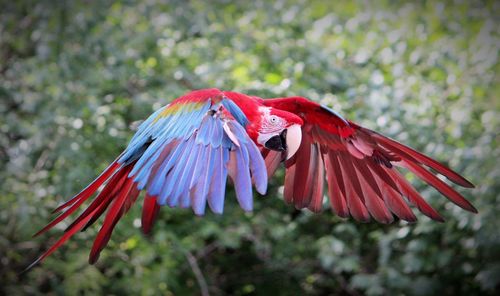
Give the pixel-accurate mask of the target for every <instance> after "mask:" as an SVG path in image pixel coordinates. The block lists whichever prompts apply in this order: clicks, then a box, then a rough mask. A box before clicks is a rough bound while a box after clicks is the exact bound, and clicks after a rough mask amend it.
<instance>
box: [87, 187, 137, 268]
mask: <svg viewBox="0 0 500 296" xmlns="http://www.w3.org/2000/svg"><path fill="white" fill-rule="evenodd" d="M133 184H134V182H133V180H132V179H127V181H126V183H125V184H124V186H123V188H122V189H121V190H120V193H119V194H118V195H117V197H116V199H114V200H113V204H112V205H111V208H110V209H109V210H108V212H107V213H106V217H105V218H104V222H103V224H102V227H101V230H99V233H98V234H97V237H96V238H95V240H94V244H93V245H92V250H91V251H90V256H89V263H90V264H93V263H95V262H96V261H97V259H98V258H99V253H100V252H101V251H102V249H103V248H104V247H105V246H106V245H107V243H108V241H109V239H110V237H111V232H112V231H113V229H114V227H115V225H116V223H117V222H118V220H119V219H120V218H121V216H122V215H123V214H124V211H123V210H122V207H123V205H124V203H125V201H126V200H127V197H128V195H129V193H130V191H131V189H132V186H133Z"/></svg>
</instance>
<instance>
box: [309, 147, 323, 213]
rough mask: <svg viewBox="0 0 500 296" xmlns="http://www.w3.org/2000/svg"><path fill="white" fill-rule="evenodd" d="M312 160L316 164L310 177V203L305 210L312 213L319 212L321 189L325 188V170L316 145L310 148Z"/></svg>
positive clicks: (321, 203) (321, 197)
mask: <svg viewBox="0 0 500 296" xmlns="http://www.w3.org/2000/svg"><path fill="white" fill-rule="evenodd" d="M312 150H313V154H314V155H315V157H314V159H315V162H316V164H315V165H314V168H315V170H314V172H313V173H314V175H313V177H312V182H313V184H312V194H311V201H310V202H309V205H308V206H307V208H308V209H309V210H311V211H313V212H316V213H317V212H319V211H321V207H322V205H323V189H324V188H323V187H324V186H325V168H324V161H323V157H322V154H321V153H320V147H319V145H318V144H315V145H313V146H312Z"/></svg>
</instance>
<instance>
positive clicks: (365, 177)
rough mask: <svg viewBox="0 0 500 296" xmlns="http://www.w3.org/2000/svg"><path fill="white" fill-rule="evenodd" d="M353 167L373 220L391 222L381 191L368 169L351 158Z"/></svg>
mask: <svg viewBox="0 0 500 296" xmlns="http://www.w3.org/2000/svg"><path fill="white" fill-rule="evenodd" d="M351 161H352V164H353V168H354V170H355V171H356V175H357V179H358V181H359V184H360V185H361V188H362V191H363V195H364V197H365V205H366V208H367V209H368V211H369V212H370V214H371V215H372V217H373V218H375V220H377V221H378V222H380V223H385V224H387V223H391V222H392V221H394V218H393V216H392V214H391V213H390V212H389V210H388V209H387V207H386V206H385V203H384V201H383V199H382V198H383V197H382V193H381V191H380V189H379V188H378V186H377V184H376V182H375V180H374V179H373V176H372V175H371V173H370V171H369V170H368V169H367V168H366V166H364V165H363V164H361V163H360V162H359V160H357V159H355V158H351Z"/></svg>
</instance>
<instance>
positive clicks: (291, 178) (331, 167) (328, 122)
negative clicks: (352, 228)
mask: <svg viewBox="0 0 500 296" xmlns="http://www.w3.org/2000/svg"><path fill="white" fill-rule="evenodd" d="M264 104H265V105H267V106H270V107H274V108H278V109H281V110H285V111H288V112H292V113H295V114H297V115H299V116H300V117H301V118H302V119H303V120H304V125H303V127H302V134H303V135H302V143H301V145H300V148H299V150H298V151H297V153H296V154H295V156H294V157H292V158H291V159H289V160H288V161H287V162H286V163H285V167H286V173H285V188H284V198H285V200H286V201H287V202H288V203H292V204H294V205H295V207H297V208H309V209H310V210H311V211H315V212H317V211H319V210H320V209H321V207H322V202H323V187H324V181H325V180H326V181H327V183H328V196H329V198H330V204H331V208H332V210H333V212H334V213H336V214H337V215H339V216H341V217H348V216H349V215H351V216H352V217H354V218H355V219H356V220H359V221H368V220H369V219H370V216H372V217H373V218H374V219H375V220H377V221H379V222H382V223H390V222H392V221H393V214H395V215H396V216H397V217H399V218H400V219H403V220H407V221H415V220H416V217H415V215H414V214H413V212H412V210H411V209H410V207H409V206H408V205H409V204H411V205H414V206H415V207H417V208H418V209H419V210H420V211H421V212H422V213H423V214H425V215H427V216H428V217H430V218H432V219H434V220H439V221H443V218H442V217H441V216H440V215H439V214H438V213H437V212H436V211H435V210H434V209H433V208H432V207H431V206H430V205H429V204H428V203H427V202H426V201H425V200H424V199H423V198H422V197H421V196H420V194H419V193H418V192H417V191H416V190H415V189H414V188H413V187H412V186H411V185H410V183H408V181H407V180H406V179H405V178H404V177H403V176H402V175H401V173H400V172H399V171H398V170H397V169H396V168H395V166H399V167H404V168H406V169H408V170H409V171H411V172H412V173H413V174H415V175H416V176H417V177H419V178H420V179H422V180H423V181H425V182H427V184H429V185H431V186H433V187H434V188H436V189H437V190H438V191H439V192H441V193H442V194H443V195H444V196H446V197H447V198H448V199H449V200H451V201H452V202H454V203H455V204H457V205H458V206H460V207H461V208H463V209H465V210H468V211H471V212H477V211H476V209H475V208H474V207H473V206H472V204H471V203H469V202H468V201H467V200H466V199H465V198H464V197H463V196H461V195H460V194H459V193H458V192H456V191H455V190H454V189H453V188H451V187H450V186H448V185H447V184H446V183H445V182H443V181H442V180H441V179H439V178H438V177H437V176H436V173H438V174H441V175H443V176H445V177H446V178H448V179H449V180H450V181H452V182H454V183H456V184H458V185H460V186H463V187H473V185H472V184H471V183H470V182H469V181H467V180H466V179H465V178H463V177H462V176H460V175H459V174H457V173H456V172H454V171H452V170H451V169H449V168H448V167H446V166H445V165H443V164H441V163H439V162H437V161H435V160H433V159H431V158H429V157H428V156H425V155H423V154H422V153H419V152H417V151H415V150H413V149H412V148H409V147H407V146H405V145H403V144H401V143H398V142H397V141H395V140H392V139H389V138H387V137H385V136H383V135H381V134H379V133H376V132H374V131H372V130H369V129H367V128H363V127H361V126H358V125H356V124H354V123H352V122H350V121H347V120H345V119H343V118H342V117H341V116H339V115H338V114H337V113H335V112H334V111H332V110H331V109H329V108H327V107H325V106H322V105H319V104H317V103H315V102H312V101H310V100H307V99H305V98H301V97H293V98H281V99H270V100H264ZM263 156H264V158H265V162H266V165H267V169H268V173H269V175H272V174H273V173H274V170H276V168H277V167H278V164H279V161H280V160H281V158H282V156H281V155H279V154H278V153H277V152H274V151H268V150H265V151H263ZM429 169H432V170H429ZM403 197H405V198H406V200H405V199H404V198H403Z"/></svg>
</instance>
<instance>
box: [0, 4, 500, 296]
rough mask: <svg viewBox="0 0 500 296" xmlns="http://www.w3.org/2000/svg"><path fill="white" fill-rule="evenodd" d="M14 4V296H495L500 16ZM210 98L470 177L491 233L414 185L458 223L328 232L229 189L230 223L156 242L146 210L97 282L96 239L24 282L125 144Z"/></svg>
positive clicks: (222, 219) (10, 132)
mask: <svg viewBox="0 0 500 296" xmlns="http://www.w3.org/2000/svg"><path fill="white" fill-rule="evenodd" d="M0 2H2V3H0V4H1V8H0V188H1V189H0V225H1V226H0V278H1V285H0V294H5V295H17V294H41V293H50V294H52V295H96V294H114V295H173V294H175V295H187V294H199V293H201V288H200V287H203V284H201V285H200V283H202V282H203V279H204V281H206V284H207V286H208V288H207V289H208V291H209V292H210V293H211V294H214V295H247V294H260V295H269V294H271V295H272V294H274V295H299V294H311V295H324V294H331V295H362V294H367V295H459V294H462V295H478V294H485V295H486V294H490V295H494V294H496V295H498V293H499V292H500V290H499V283H500V222H499V221H500V219H499V217H498V216H499V214H500V200H499V199H500V197H499V191H500V183H499V182H498V179H499V178H500V168H499V166H498V158H499V156H500V149H499V147H498V142H499V138H500V136H499V128H500V124H499V121H500V102H499V95H500V93H499V90H500V89H499V88H500V86H499V85H500V83H499V74H498V70H499V63H498V58H499V57H498V55H499V44H500V38H499V34H498V28H499V27H500V26H499V12H500V5H499V2H498V1H481V2H479V1H441V2H438V1H421V2H417V1H415V2H407V3H405V4H396V3H400V1H364V2H363V1H305V0H303V1H238V2H237V4H235V3H231V2H230V1H201V0H200V1H189V2H186V1H157V0H147V1H140V2H135V1H124V2H116V3H115V2H111V1H90V0H89V1H5V0H4V1H0ZM374 2H376V3H378V4H374ZM327 3H332V4H327ZM334 3H335V4H334ZM205 87H218V88H221V89H225V90H237V91H241V92H245V93H248V94H253V95H259V96H263V97H272V96H286V95H302V96H307V97H309V98H311V99H313V100H316V101H320V102H322V103H325V104H327V105H329V106H331V107H333V108H334V109H335V110H337V111H338V112H340V113H341V114H343V115H345V116H346V117H348V118H350V119H352V120H354V121H357V122H359V123H361V124H363V125H366V126H367V127H369V128H373V129H376V130H378V131H380V132H383V133H384V134H386V135H389V136H391V137H393V138H395V139H397V140H400V141H402V142H404V143H407V144H409V145H411V146H412V147H415V148H417V149H419V150H421V151H423V152H425V153H427V154H429V155H431V156H433V157H435V158H437V159H439V160H441V161H444V162H445V163H447V164H448V165H450V166H451V167H452V168H454V169H456V170H457V171H458V172H461V173H462V174H463V175H464V176H466V177H467V178H469V179H470V180H471V181H472V182H473V183H475V184H477V188H476V189H473V190H460V192H462V193H464V194H465V195H466V196H467V197H468V198H469V199H470V200H471V201H472V202H473V203H474V205H475V206H476V207H477V208H478V210H479V214H477V215H474V214H471V213H468V212H465V211H462V210H461V209H459V208H457V207H456V206H454V205H452V204H451V203H450V202H448V201H447V200H446V199H445V198H443V197H441V196H440V195H439V194H438V193H437V192H436V191H435V190H434V189H432V188H428V187H426V186H424V185H423V184H422V183H421V182H418V181H416V180H415V178H414V177H413V176H411V175H408V178H410V179H411V180H412V182H414V184H415V185H416V186H417V188H418V189H419V190H420V191H421V192H422V194H423V196H424V197H425V198H427V200H429V202H430V203H431V204H433V205H435V206H436V208H437V209H439V210H440V211H441V212H442V213H443V215H444V217H445V218H446V219H447V221H446V223H444V224H440V223H436V222H433V221H430V220H429V219H428V218H426V217H424V216H422V215H419V216H418V217H419V222H418V223H416V224H411V225H409V224H407V223H399V222H397V223H394V224H392V225H379V224H375V223H370V224H360V223H356V222H354V221H352V220H350V219H349V220H347V221H343V220H341V219H339V218H337V217H335V216H334V215H333V214H332V213H331V212H330V211H329V210H325V211H324V213H323V214H320V215H313V214H312V213H310V212H308V211H296V210H294V208H293V207H292V206H288V205H285V204H284V203H283V201H282V196H281V194H280V193H279V192H280V186H281V184H282V182H283V172H280V173H279V174H278V176H277V177H276V178H274V179H273V180H272V181H271V186H270V189H269V194H268V195H267V196H265V197H261V196H256V197H255V199H256V202H255V204H256V205H255V211H254V213H252V214H244V213H243V211H242V210H241V209H239V207H238V206H237V204H236V202H235V198H234V192H233V190H232V188H230V187H228V193H227V202H226V208H225V214H224V215H223V216H215V215H213V214H207V215H206V217H203V218H198V217H194V215H193V214H192V213H191V211H190V210H178V209H169V208H163V209H162V211H161V214H160V217H159V221H158V223H157V225H156V227H155V228H154V232H153V234H152V235H151V237H144V236H143V235H142V234H141V232H140V229H139V228H138V227H139V220H138V218H139V217H140V210H141V205H140V204H137V205H136V206H135V207H134V208H133V209H132V211H131V212H130V213H129V214H128V215H127V216H126V217H125V218H124V219H123V220H122V221H121V223H120V224H119V226H118V227H117V228H116V230H115V232H114V235H113V237H112V239H111V242H110V244H109V246H108V248H107V249H106V250H105V251H104V252H103V253H102V255H101V259H100V260H99V262H98V263H97V264H96V265H95V266H91V265H88V264H87V254H88V252H89V249H90V246H91V241H92V239H93V237H94V236H95V234H96V230H97V229H98V227H94V228H92V229H89V230H88V231H86V232H84V233H81V234H78V235H76V236H75V237H74V238H73V239H72V240H71V241H70V242H69V243H67V244H66V245H65V246H64V247H62V248H61V249H60V250H58V251H57V252H56V253H54V254H53V255H52V256H51V257H50V258H48V259H47V260H45V261H44V262H43V264H41V265H39V266H37V267H35V268H34V269H33V270H31V271H30V272H28V273H26V274H22V275H19V272H20V271H22V270H23V269H24V268H25V267H26V266H27V265H28V264H29V263H30V262H32V260H34V259H35V258H36V257H37V256H38V255H39V254H41V252H43V251H44V250H46V249H47V248H48V247H49V245H50V243H51V242H54V240H53V239H54V238H55V237H57V236H58V235H60V234H61V230H62V229H63V227H58V228H57V229H55V230H53V231H51V232H50V234H47V235H44V236H42V237H39V238H35V239H33V238H31V235H32V234H33V233H34V232H35V231H36V230H38V229H39V228H40V227H42V226H43V225H44V224H45V223H47V222H48V221H49V220H50V219H51V215H50V214H49V211H50V210H51V209H53V208H54V207H55V206H56V205H57V204H59V203H61V202H62V201H64V200H66V199H68V198H69V197H70V196H72V195H73V194H74V193H75V192H77V191H79V190H80V189H81V188H82V187H84V186H85V185H86V184H87V183H88V182H89V181H91V180H92V179H93V178H94V177H95V176H96V175H97V174H98V173H99V172H100V171H101V170H102V169H103V168H105V167H106V165H107V164H108V163H109V162H110V161H112V160H113V159H114V158H115V156H116V155H118V154H119V153H120V152H121V150H122V149H123V148H124V147H125V145H126V144H127V141H128V139H130V137H131V136H132V134H133V131H131V129H130V125H131V124H132V123H133V122H135V121H137V120H140V119H144V118H145V117H147V116H148V115H149V114H150V113H151V112H152V111H153V110H154V109H156V108H158V107H160V106H162V105H165V104H167V103H168V102H169V101H170V100H172V99H174V98H176V97H177V96H180V95H182V94H183V93H185V92H186V91H188V90H190V89H194V88H205ZM62 226H64V225H62ZM188 259H191V264H190V263H189V262H190V261H189V260H188ZM197 267H199V269H200V272H201V275H202V276H199V277H198V278H197V277H196V276H195V273H196V272H197ZM202 278H203V279H202Z"/></svg>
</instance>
